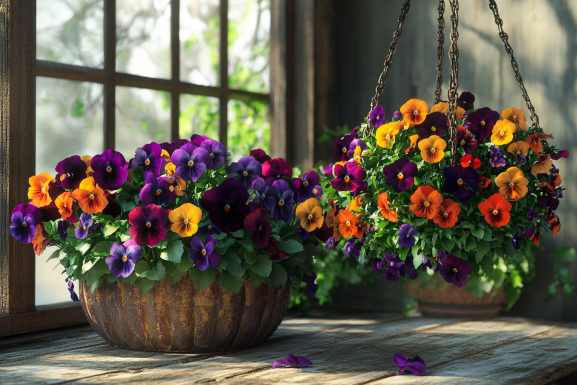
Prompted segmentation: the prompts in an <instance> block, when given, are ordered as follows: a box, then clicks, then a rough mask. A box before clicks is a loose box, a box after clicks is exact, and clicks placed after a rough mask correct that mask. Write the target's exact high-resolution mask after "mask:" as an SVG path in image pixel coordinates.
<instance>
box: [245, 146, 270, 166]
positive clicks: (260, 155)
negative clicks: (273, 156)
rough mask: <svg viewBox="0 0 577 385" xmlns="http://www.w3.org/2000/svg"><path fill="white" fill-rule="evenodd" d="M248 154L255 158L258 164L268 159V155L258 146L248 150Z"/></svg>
mask: <svg viewBox="0 0 577 385" xmlns="http://www.w3.org/2000/svg"><path fill="white" fill-rule="evenodd" d="M248 155H249V156H252V157H253V158H254V159H256V161H257V162H259V163H260V164H263V163H264V162H266V161H267V160H270V156H268V155H267V154H266V152H265V151H264V150H261V149H260V148H257V149H254V150H250V152H249V153H248Z"/></svg>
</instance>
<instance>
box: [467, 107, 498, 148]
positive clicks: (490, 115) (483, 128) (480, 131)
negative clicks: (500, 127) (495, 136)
mask: <svg viewBox="0 0 577 385" xmlns="http://www.w3.org/2000/svg"><path fill="white" fill-rule="evenodd" d="M500 117H501V114H499V113H498V112H497V111H493V110H492V109H490V108H489V107H483V108H479V109H478V110H477V111H475V112H473V113H471V115H469V116H468V117H467V120H468V122H469V130H471V132H472V133H473V134H474V135H475V137H476V138H477V140H480V139H485V138H488V137H489V136H491V132H492V131H493V126H494V125H495V123H497V121H498V120H499V118H500Z"/></svg>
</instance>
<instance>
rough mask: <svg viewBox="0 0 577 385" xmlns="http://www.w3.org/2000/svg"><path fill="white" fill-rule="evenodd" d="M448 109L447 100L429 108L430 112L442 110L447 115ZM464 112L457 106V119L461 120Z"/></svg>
mask: <svg viewBox="0 0 577 385" xmlns="http://www.w3.org/2000/svg"><path fill="white" fill-rule="evenodd" d="M448 110H449V102H439V103H437V104H435V105H434V106H433V107H432V108H431V112H442V113H443V114H445V115H447V111H448ZM464 114H465V110H464V109H463V108H461V107H459V106H457V119H459V120H463V115H464Z"/></svg>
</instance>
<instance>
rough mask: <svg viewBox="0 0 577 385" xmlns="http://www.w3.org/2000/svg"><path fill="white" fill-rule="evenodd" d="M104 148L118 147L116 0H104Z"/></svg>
mask: <svg viewBox="0 0 577 385" xmlns="http://www.w3.org/2000/svg"><path fill="white" fill-rule="evenodd" d="M104 73H105V76H106V78H105V81H104V123H103V124H104V127H103V129H104V148H103V150H107V149H114V148H115V146H116V143H115V142H116V0H104Z"/></svg>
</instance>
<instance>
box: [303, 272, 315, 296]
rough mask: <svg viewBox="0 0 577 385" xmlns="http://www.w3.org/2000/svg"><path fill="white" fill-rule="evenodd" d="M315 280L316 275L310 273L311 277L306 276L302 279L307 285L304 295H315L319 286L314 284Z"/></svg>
mask: <svg viewBox="0 0 577 385" xmlns="http://www.w3.org/2000/svg"><path fill="white" fill-rule="evenodd" d="M316 279H317V275H316V273H312V274H311V275H307V276H305V277H304V279H303V281H304V282H305V283H306V284H307V287H306V289H305V295H308V296H310V297H312V296H313V295H315V293H316V292H317V290H318V289H319V285H317V284H316V283H315V281H316Z"/></svg>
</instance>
